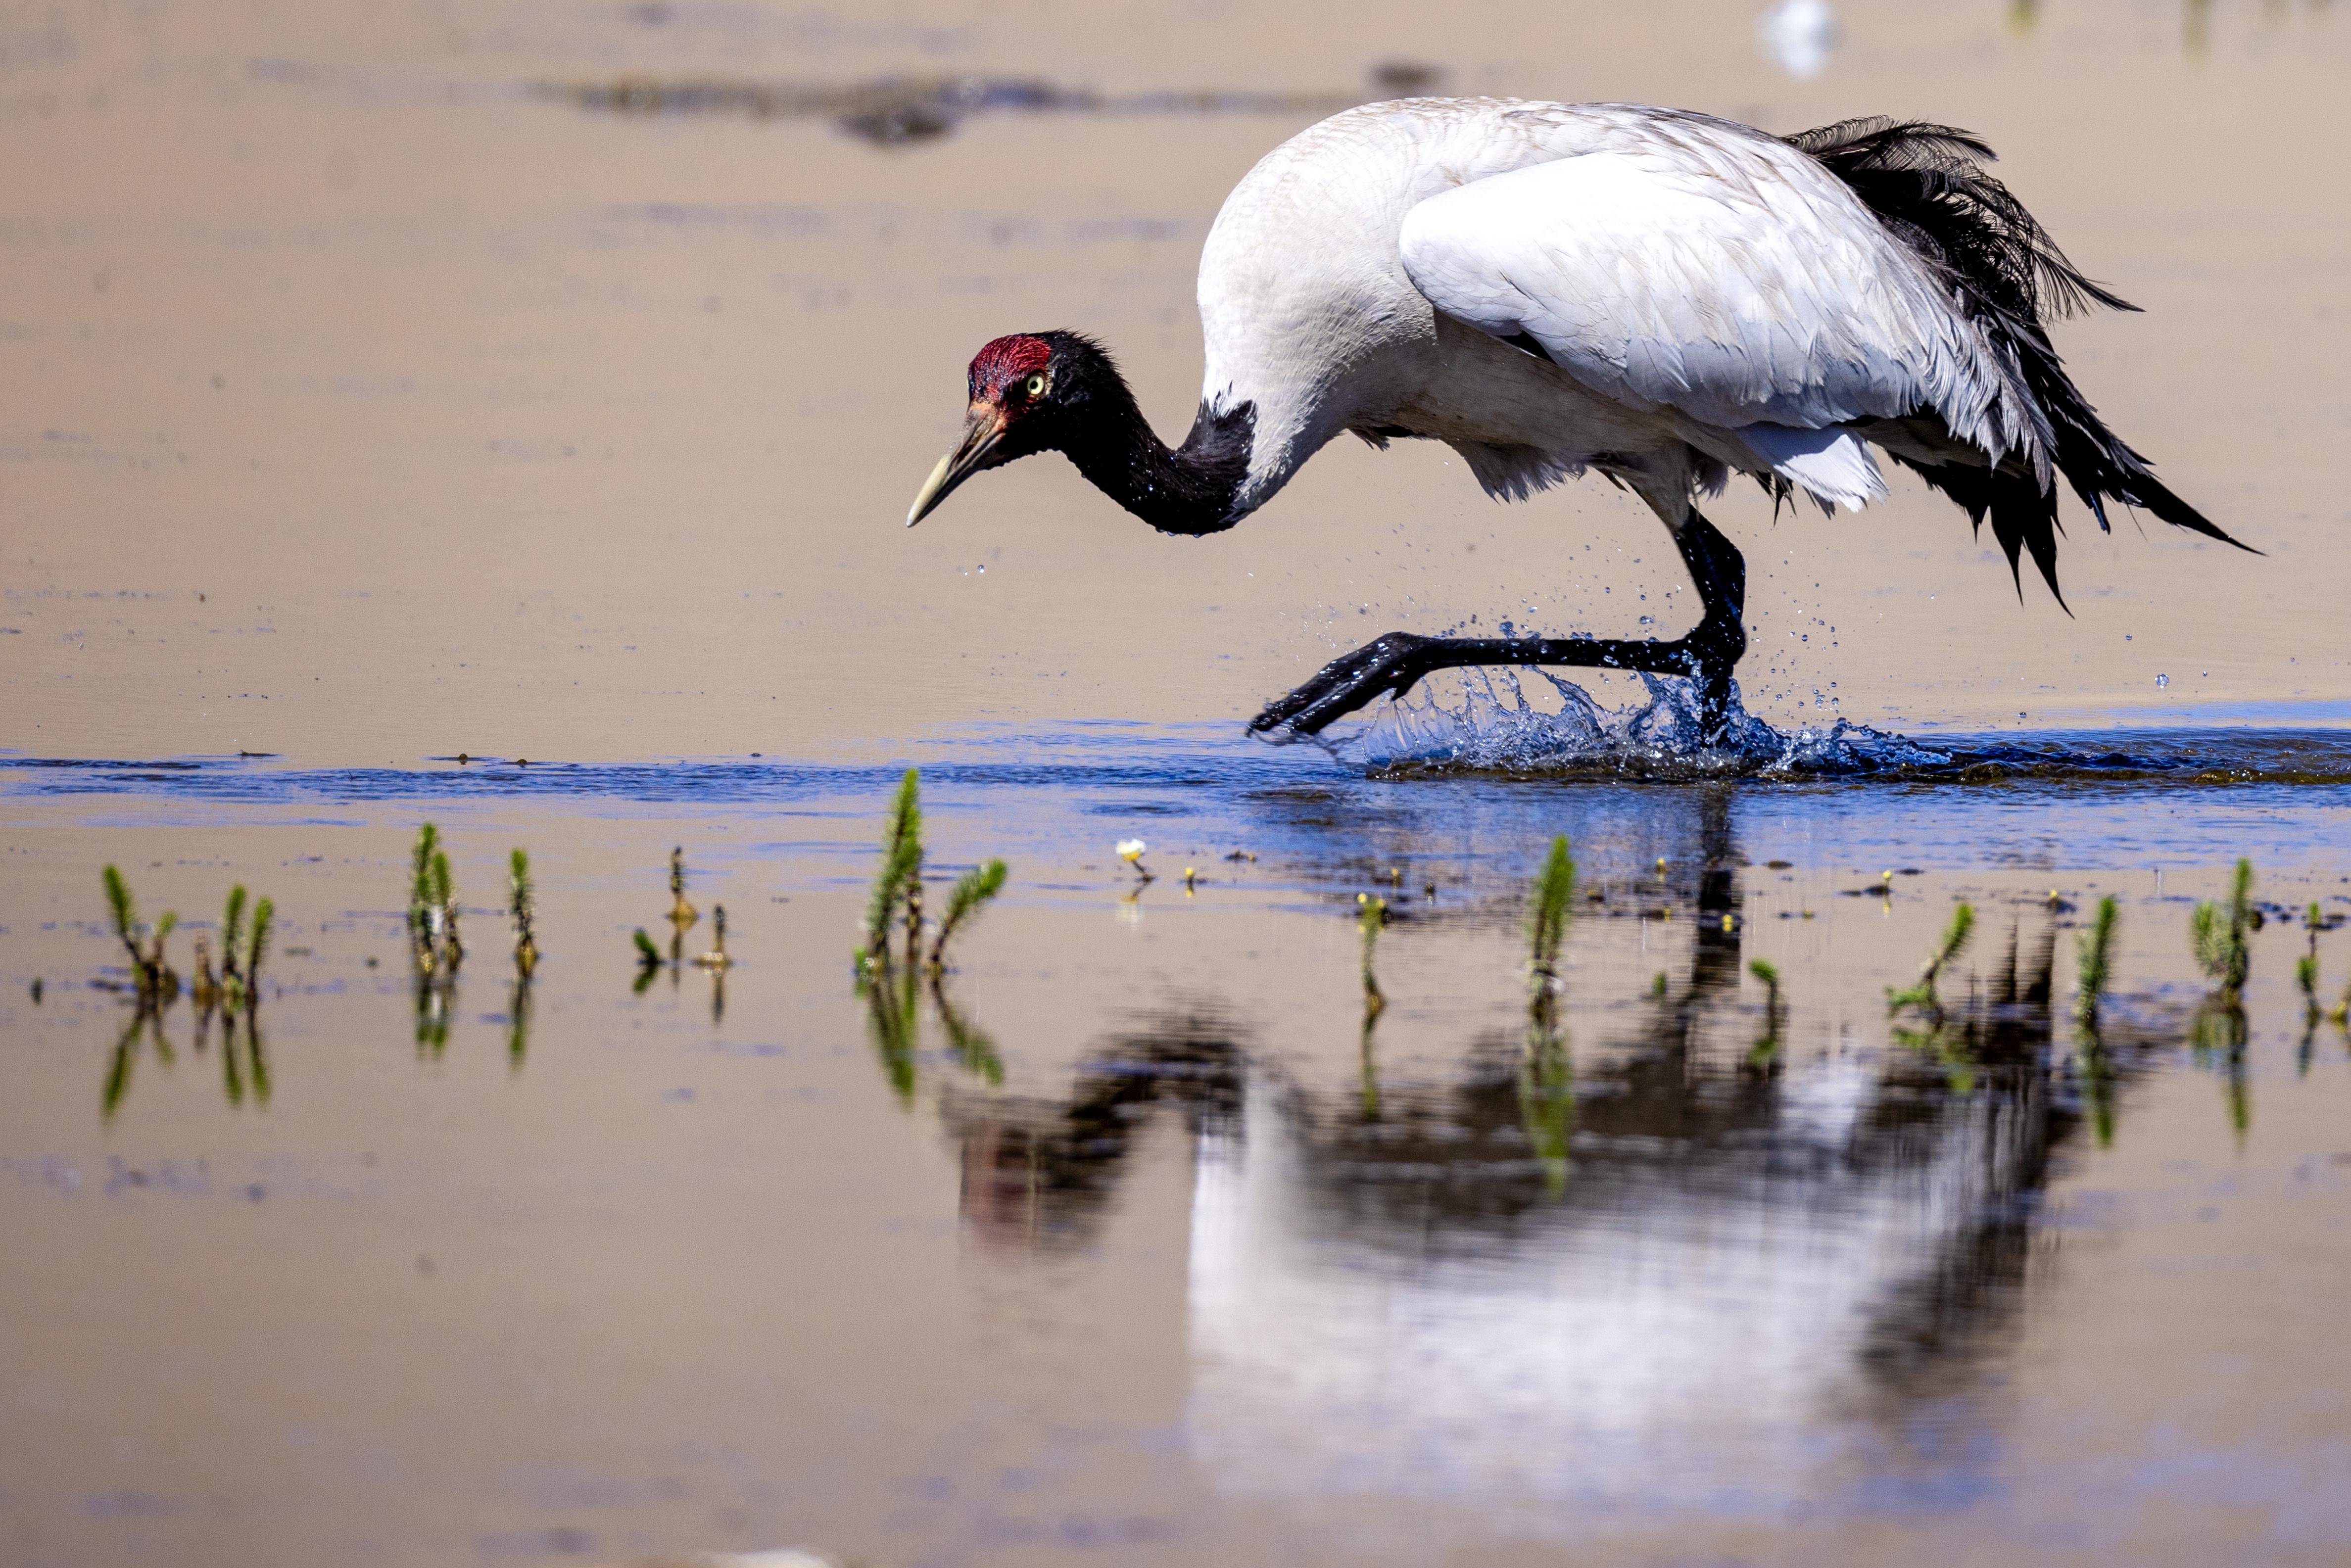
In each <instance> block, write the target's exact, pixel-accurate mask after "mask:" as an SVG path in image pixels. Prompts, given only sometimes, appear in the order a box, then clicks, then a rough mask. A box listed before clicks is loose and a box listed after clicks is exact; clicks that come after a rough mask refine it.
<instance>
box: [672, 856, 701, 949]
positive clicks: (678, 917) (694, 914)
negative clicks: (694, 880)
mask: <svg viewBox="0 0 2351 1568" xmlns="http://www.w3.org/2000/svg"><path fill="white" fill-rule="evenodd" d="M669 897H670V905H669V923H670V924H671V925H674V926H676V927H677V928H678V929H679V930H681V931H683V930H684V929H685V928H686V927H687V926H689V925H693V924H694V923H695V921H697V920H699V919H701V918H702V914H701V912H700V911H699V910H697V909H695V907H694V905H693V904H690V903H688V902H687V901H686V896H685V846H684V844H679V845H677V846H675V847H674V848H673V849H672V850H671V851H670V852H669Z"/></svg>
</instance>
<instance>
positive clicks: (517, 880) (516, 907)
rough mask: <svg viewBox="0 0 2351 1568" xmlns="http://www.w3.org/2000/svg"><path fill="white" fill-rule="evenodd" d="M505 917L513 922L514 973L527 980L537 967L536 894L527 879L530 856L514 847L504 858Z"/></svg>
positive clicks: (528, 876)
mask: <svg viewBox="0 0 2351 1568" xmlns="http://www.w3.org/2000/svg"><path fill="white" fill-rule="evenodd" d="M507 918H508V919H509V920H511V921H512V922H514V940H515V946H514V959H515V973H516V974H517V975H519V976H520V977H522V978H524V979H526V980H528V979H529V978H530V977H531V974H532V972H533V971H534V970H536V969H537V968H538V894H537V893H536V892H535V891H534V890H533V888H532V886H531V881H530V856H529V854H528V852H525V851H523V850H521V849H517V850H516V851H514V852H513V853H511V854H509V855H508V856H507Z"/></svg>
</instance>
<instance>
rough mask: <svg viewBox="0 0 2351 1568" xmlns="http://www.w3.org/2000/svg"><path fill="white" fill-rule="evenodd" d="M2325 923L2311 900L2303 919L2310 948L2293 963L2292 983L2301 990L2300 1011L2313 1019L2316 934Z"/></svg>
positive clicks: (2314, 1009)
mask: <svg viewBox="0 0 2351 1568" xmlns="http://www.w3.org/2000/svg"><path fill="white" fill-rule="evenodd" d="M2325 923H2326V916H2325V915H2324V914H2322V913H2321V912H2320V910H2319V907H2318V901H2317V900H2316V899H2312V900H2311V901H2310V912H2309V913H2308V914H2307V915H2304V917H2303V924H2304V925H2305V926H2306V927H2307V928H2308V930H2309V933H2310V946H2309V949H2308V951H2306V952H2304V954H2303V956H2301V957H2300V958H2299V959H2297V960H2296V961H2295V963H2294V984H2295V985H2296V986H2299V987H2300V988H2302V1010H2303V1011H2304V1013H2305V1014H2306V1015H2308V1016H2309V1017H2310V1018H2313V1019H2315V1018H2317V1017H2318V933H2319V929H2320V928H2321V927H2322V926H2323V925H2325Z"/></svg>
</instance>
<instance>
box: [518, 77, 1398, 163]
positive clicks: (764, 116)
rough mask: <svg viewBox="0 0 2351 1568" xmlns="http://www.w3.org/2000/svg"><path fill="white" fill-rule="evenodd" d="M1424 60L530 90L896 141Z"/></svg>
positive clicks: (1217, 103) (1393, 86)
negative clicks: (1200, 83) (1117, 83)
mask: <svg viewBox="0 0 2351 1568" xmlns="http://www.w3.org/2000/svg"><path fill="white" fill-rule="evenodd" d="M1442 75H1443V73H1442V72H1441V71H1439V70H1438V69H1437V68H1436V67H1434V66H1427V65H1422V64H1417V63H1413V62H1406V61H1391V62H1388V63H1386V64H1384V65H1381V66H1379V67H1377V68H1375V69H1374V71H1373V72H1372V76H1371V93H1370V95H1368V96H1367V95H1366V94H1364V93H1361V92H1354V93H1348V92H1308V91H1296V92H1265V91H1241V90H1235V89H1217V88H1203V89H1167V90H1160V91H1151V92H1128V93H1103V92H1096V91H1094V90H1093V89H1089V88H1075V87H1065V86H1062V85H1061V84H1059V83H1056V82H1052V81H1049V80H1046V79H1043V78H1024V77H975V76H947V77H885V78H879V79H876V80H873V81H865V82H852V83H848V84H845V85H843V84H829V83H810V82H797V83H796V82H768V81H757V80H751V79H747V78H725V77H681V78H664V77H653V76H643V75H632V76H622V77H615V78H607V79H604V80H601V81H585V82H546V83H541V84H538V87H537V89H535V90H536V91H538V93H539V94H540V95H541V96H543V97H549V98H556V99H565V100H567V101H569V102H571V103H575V104H577V105H579V106H580V108H582V109H590V110H603V111H607V112H611V113H619V114H740V115H747V116H748V117H750V118H752V119H754V120H785V119H796V120H809V119H814V120H831V121H832V122H833V123H834V124H835V125H837V126H839V127H840V128H841V130H843V131H847V132H848V133H849V134H851V135H852V136H855V137H858V138H860V139H862V140H863V141H871V142H872V143H874V144H875V145H877V146H882V147H902V146H907V145H910V144H913V143H915V142H921V141H932V140H935V138H938V137H941V136H945V135H946V134H947V133H948V132H950V131H954V130H955V129H956V127H957V126H958V125H960V124H962V122H963V121H964V120H967V119H969V118H971V117H972V116H974V115H979V114H1004V113H1020V114H1048V113H1050V114H1092V115H1188V114H1272V115H1312V116H1322V115H1326V114H1334V113H1336V112H1338V111H1339V110H1343V109H1351V108H1353V107H1354V106H1355V105H1356V104H1359V103H1364V102H1366V101H1375V100H1377V99H1385V98H1394V97H1400V96H1408V95H1411V94H1415V93H1422V92H1426V91H1428V90H1430V89H1432V88H1433V87H1435V86H1436V85H1437V82H1438V81H1439V80H1440V79H1441V78H1442Z"/></svg>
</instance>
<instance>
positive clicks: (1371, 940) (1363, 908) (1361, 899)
mask: <svg viewBox="0 0 2351 1568" xmlns="http://www.w3.org/2000/svg"><path fill="white" fill-rule="evenodd" d="M1387 923H1388V901H1387V900H1386V899H1384V898H1380V897H1376V896H1374V894H1368V893H1359V894H1355V925H1356V926H1357V928H1358V929H1360V930H1361V931H1362V933H1363V937H1364V945H1363V966H1362V967H1363V974H1364V1011H1365V1012H1366V1013H1370V1014H1377V1013H1378V1012H1379V1010H1380V1009H1382V1008H1384V1007H1386V1006H1387V1005H1388V999H1387V998H1386V997H1385V996H1384V995H1382V994H1381V992H1380V982H1379V977H1378V976H1376V975H1374V973H1373V972H1372V959H1373V957H1374V955H1375V953H1376V952H1377V950H1378V947H1379V945H1380V931H1381V929H1382V928H1383V927H1384V926H1385V925H1387Z"/></svg>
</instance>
